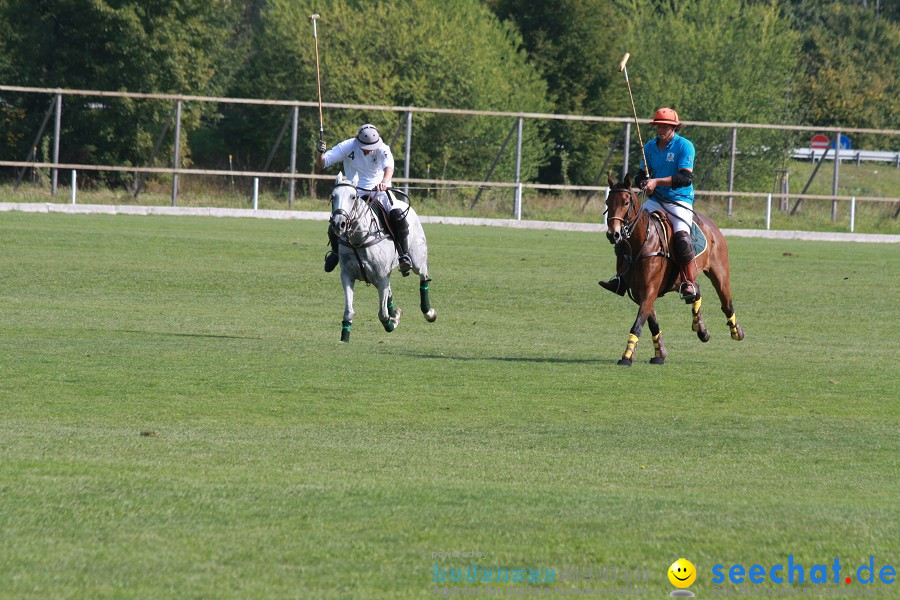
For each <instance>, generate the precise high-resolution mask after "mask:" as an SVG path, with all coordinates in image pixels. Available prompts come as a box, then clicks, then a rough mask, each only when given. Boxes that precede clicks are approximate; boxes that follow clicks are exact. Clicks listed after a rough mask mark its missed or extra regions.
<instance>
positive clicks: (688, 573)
mask: <svg viewBox="0 0 900 600" xmlns="http://www.w3.org/2000/svg"><path fill="white" fill-rule="evenodd" d="M695 579H697V569H696V567H694V565H693V564H692V563H691V561H689V560H687V559H686V558H679V559H678V560H676V561H675V562H673V563H672V566H671V567H669V581H670V582H672V585H674V586H675V587H677V588H686V587H689V586H690V585H691V584H692V583H694V580H695Z"/></svg>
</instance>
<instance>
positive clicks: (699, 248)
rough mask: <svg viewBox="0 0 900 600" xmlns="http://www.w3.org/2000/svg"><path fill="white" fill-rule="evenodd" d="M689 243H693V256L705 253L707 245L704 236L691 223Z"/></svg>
mask: <svg viewBox="0 0 900 600" xmlns="http://www.w3.org/2000/svg"><path fill="white" fill-rule="evenodd" d="M691 241H692V242H693V243H694V256H700V255H701V254H703V253H704V252H706V248H707V246H708V245H709V244H707V242H706V236H705V235H703V230H702V229H700V226H699V225H697V223H691Z"/></svg>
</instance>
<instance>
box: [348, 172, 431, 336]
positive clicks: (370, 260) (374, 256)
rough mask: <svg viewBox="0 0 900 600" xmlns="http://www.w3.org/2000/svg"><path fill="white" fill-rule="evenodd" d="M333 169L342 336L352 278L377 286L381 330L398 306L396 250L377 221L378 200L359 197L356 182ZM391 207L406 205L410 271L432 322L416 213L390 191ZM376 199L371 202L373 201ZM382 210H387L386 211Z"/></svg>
mask: <svg viewBox="0 0 900 600" xmlns="http://www.w3.org/2000/svg"><path fill="white" fill-rule="evenodd" d="M358 182H359V178H358V177H354V178H353V179H352V180H350V179H347V178H346V177H344V174H343V173H338V175H337V179H336V180H335V182H334V190H332V192H331V220H330V227H331V228H332V231H333V232H334V233H335V234H336V235H337V236H338V238H339V240H340V248H339V249H338V257H339V258H340V261H341V283H342V284H343V286H344V300H345V307H344V320H343V322H342V323H341V341H342V342H349V341H350V325H351V324H352V322H353V314H354V312H353V286H354V284H355V283H356V281H357V280H360V281H365V282H366V284H372V285H374V286H375V287H376V288H378V299H379V302H380V307H379V310H378V318H379V320H380V321H381V324H382V325H384V330H385V331H387V332H389V333H390V332H391V331H393V330H394V329H396V328H397V326H398V325H399V324H400V316H401V315H402V314H403V311H402V310H401V309H400V308H395V307H394V297H393V294H392V292H391V271H393V270H394V268H395V267H396V266H397V261H398V258H399V256H398V255H397V249H396V247H395V246H394V242H393V240H392V239H391V238H390V237H388V232H387V231H386V230H385V228H384V226H383V225H382V221H381V220H379V218H378V216H377V215H376V213H375V211H376V210H379V209H378V207H377V202H375V201H374V200H373V201H371V202H370V201H367V200H365V199H363V198H361V197H360V195H359V189H358V188H357V187H356V184H357V183H358ZM391 199H392V204H393V206H394V208H400V209H402V210H404V211H407V210H408V213H407V215H406V220H407V223H408V224H409V258H410V260H411V261H412V271H413V272H415V273H416V274H418V276H419V299H420V301H421V302H420V308H421V309H422V314H423V315H424V316H425V320H426V321H428V322H429V323H433V322H434V320H435V319H437V312H436V311H435V310H434V309H433V308H431V302H430V301H429V299H428V282H429V281H431V279H430V278H429V277H428V242H427V241H426V240H425V232H424V231H423V230H422V223H421V222H420V221H419V216H418V215H417V214H416V211H415V210H413V208H412V207H411V206H409V204H407V203H406V202H403V201H401V200H398V199H396V198H395V197H394V196H393V194H392V195H391ZM373 205H375V206H373ZM385 216H386V215H385Z"/></svg>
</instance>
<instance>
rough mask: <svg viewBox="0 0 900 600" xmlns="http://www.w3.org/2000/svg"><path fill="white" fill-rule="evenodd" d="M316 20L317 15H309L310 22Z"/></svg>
mask: <svg viewBox="0 0 900 600" xmlns="http://www.w3.org/2000/svg"><path fill="white" fill-rule="evenodd" d="M318 18H319V13H313V14H311V15H309V19H310V21H315V20H316V19H318Z"/></svg>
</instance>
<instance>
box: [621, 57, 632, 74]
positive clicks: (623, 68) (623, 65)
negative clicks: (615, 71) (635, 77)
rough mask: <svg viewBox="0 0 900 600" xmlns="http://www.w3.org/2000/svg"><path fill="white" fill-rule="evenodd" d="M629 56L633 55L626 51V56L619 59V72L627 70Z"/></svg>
mask: <svg viewBox="0 0 900 600" xmlns="http://www.w3.org/2000/svg"><path fill="white" fill-rule="evenodd" d="M629 56H631V55H630V54H628V53H627V52H626V53H625V56H623V57H622V60H621V61H619V73H621V72H622V71H624V70H625V63H627V62H628V57H629Z"/></svg>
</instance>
